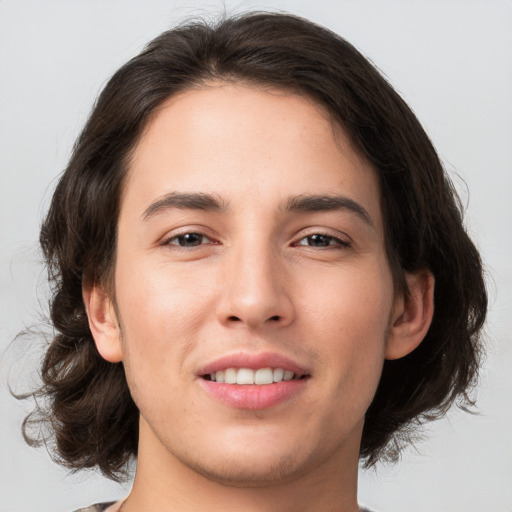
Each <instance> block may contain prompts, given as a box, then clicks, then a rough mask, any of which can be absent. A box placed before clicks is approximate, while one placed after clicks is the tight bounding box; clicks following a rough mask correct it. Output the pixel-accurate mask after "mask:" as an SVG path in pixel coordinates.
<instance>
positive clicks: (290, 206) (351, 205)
mask: <svg viewBox="0 0 512 512" xmlns="http://www.w3.org/2000/svg"><path fill="white" fill-rule="evenodd" d="M228 207H229V205H228V203H227V202H226V201H224V200H222V199H221V198H220V197H217V196H215V195H212V194H205V193H201V192H190V193H180V192H170V193H169V194H166V195H164V196H163V197H161V198H159V199H158V200H156V201H155V202H154V203H151V204H150V205H149V206H148V208H146V210H145V211H144V213H143V214H142V220H144V221H147V220H149V219H150V218H151V217H154V216H155V215H157V214H159V213H163V212H165V211H167V210H172V209H175V208H176V209H183V210H187V209H188V210H202V211H215V212H225V211H227V210H228ZM281 210H282V211H288V212H301V213H308V212H322V211H343V210H344V211H348V212H351V213H354V214H355V215H357V217H359V218H360V219H361V220H362V221H363V222H365V223H366V224H368V225H369V226H370V227H372V228H374V227H375V226H374V223H373V221H372V219H371V217H370V214H369V213H368V212H367V211H366V209H365V208H364V207H363V206H361V205H360V204H359V203H357V202H356V201H354V200H353V199H350V198H349V197H346V196H341V195H307V194H301V195H298V196H292V197H289V198H288V199H287V200H286V201H285V202H284V204H283V206H282V208H281Z"/></svg>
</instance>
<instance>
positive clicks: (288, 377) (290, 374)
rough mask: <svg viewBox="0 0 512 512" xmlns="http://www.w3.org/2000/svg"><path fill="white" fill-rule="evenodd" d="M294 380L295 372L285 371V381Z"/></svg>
mask: <svg viewBox="0 0 512 512" xmlns="http://www.w3.org/2000/svg"><path fill="white" fill-rule="evenodd" d="M292 379H293V372H291V371H290V370H285V372H284V376H283V380H292Z"/></svg>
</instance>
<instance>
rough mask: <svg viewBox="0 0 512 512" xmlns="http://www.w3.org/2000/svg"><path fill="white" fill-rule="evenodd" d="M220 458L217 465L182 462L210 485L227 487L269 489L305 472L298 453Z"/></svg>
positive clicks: (204, 461) (305, 465) (205, 462)
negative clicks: (261, 456)
mask: <svg viewBox="0 0 512 512" xmlns="http://www.w3.org/2000/svg"><path fill="white" fill-rule="evenodd" d="M269 455H270V454H267V456H265V458H258V457H254V456H253V457H229V458H227V457H224V458H223V459H222V461H221V463H220V464H218V463H214V462H213V461H207V460H204V459H203V460H201V461H191V460H182V461H181V462H182V463H184V464H186V465H187V466H189V467H190V468H191V469H192V470H194V471H195V472H196V473H198V474H200V475H202V476H203V477H205V478H207V479H208V480H211V481H213V482H217V483H220V484H222V485H226V486H230V487H245V488H247V487H254V488H257V487H271V486H277V485H282V484H285V483H288V482H291V481H293V480H294V479H296V478H297V477H299V476H300V475H301V474H303V473H305V472H306V468H307V467H309V464H307V461H306V460H300V459H301V457H300V456H299V454H297V453H295V454H293V455H281V456H280V457H279V458H276V457H269Z"/></svg>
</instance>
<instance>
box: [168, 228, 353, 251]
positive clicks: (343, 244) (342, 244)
mask: <svg viewBox="0 0 512 512" xmlns="http://www.w3.org/2000/svg"><path fill="white" fill-rule="evenodd" d="M188 235H196V236H198V237H201V241H203V240H204V239H207V240H211V239H210V238H209V237H208V236H207V235H205V234H204V233H200V232H197V231H189V232H186V233H181V234H179V235H173V236H172V237H169V238H167V239H166V240H164V242H163V243H162V245H172V246H174V248H176V249H179V250H191V249H196V248H198V247H200V246H202V245H204V244H203V243H199V244H197V245H192V246H186V245H180V244H179V243H173V240H179V239H180V238H182V239H183V238H184V237H186V236H188ZM313 237H323V238H325V239H328V240H327V241H328V242H329V245H327V246H317V247H316V249H347V248H349V247H351V244H350V243H349V242H347V241H346V240H342V239H341V238H337V237H335V236H332V235H328V234H327V233H321V232H317V233H311V234H310V235H306V236H304V237H302V238H301V239H300V240H299V241H298V242H295V243H294V244H293V245H294V246H295V247H297V246H298V247H311V248H315V246H312V245H307V244H301V243H300V242H302V241H303V240H307V239H311V238H313ZM331 242H334V243H332V244H331ZM217 244H218V243H217V242H213V245H217Z"/></svg>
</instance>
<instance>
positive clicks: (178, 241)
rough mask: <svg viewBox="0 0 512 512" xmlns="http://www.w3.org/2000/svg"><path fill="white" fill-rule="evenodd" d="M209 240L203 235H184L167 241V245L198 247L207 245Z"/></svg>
mask: <svg viewBox="0 0 512 512" xmlns="http://www.w3.org/2000/svg"><path fill="white" fill-rule="evenodd" d="M208 241H209V238H208V237H207V236H205V235H202V234H201V233H184V234H183V235H177V236H173V237H172V238H169V240H167V242H166V244H167V245H179V246H180V247H197V246H199V245H201V244H203V243H207V242H208Z"/></svg>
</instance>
